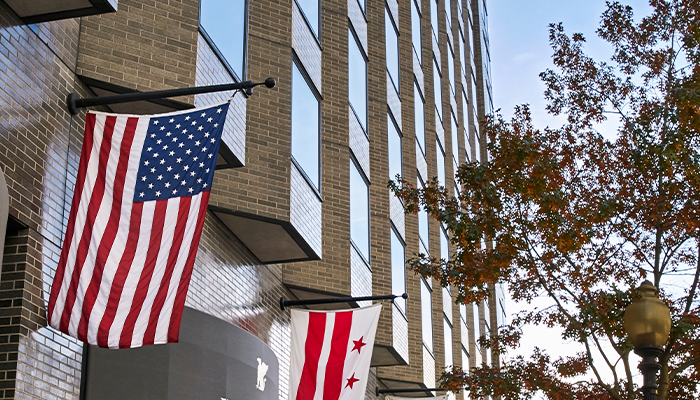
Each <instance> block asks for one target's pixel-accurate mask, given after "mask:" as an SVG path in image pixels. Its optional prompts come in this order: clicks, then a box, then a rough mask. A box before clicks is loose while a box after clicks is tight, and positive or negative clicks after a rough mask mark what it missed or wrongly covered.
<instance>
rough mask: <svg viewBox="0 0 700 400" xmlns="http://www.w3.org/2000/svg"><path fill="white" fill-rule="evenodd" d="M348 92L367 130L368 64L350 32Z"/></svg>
mask: <svg viewBox="0 0 700 400" xmlns="http://www.w3.org/2000/svg"><path fill="white" fill-rule="evenodd" d="M348 53H349V54H348V68H349V71H348V75H349V77H348V84H349V86H348V91H349V97H350V105H351V106H352V109H353V110H354V111H355V115H357V118H358V119H359V121H360V125H362V127H363V128H364V129H365V131H366V130H367V62H366V61H365V58H364V57H363V56H362V52H360V47H359V45H358V44H357V40H355V36H354V35H353V34H352V32H351V31H348Z"/></svg>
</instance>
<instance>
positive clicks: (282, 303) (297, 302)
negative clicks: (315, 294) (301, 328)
mask: <svg viewBox="0 0 700 400" xmlns="http://www.w3.org/2000/svg"><path fill="white" fill-rule="evenodd" d="M397 297H401V298H402V299H408V293H404V294H401V295H398V294H390V295H386V296H365V297H331V298H325V299H307V300H287V299H286V298H284V297H282V298H280V308H281V309H282V311H284V310H286V309H287V307H291V306H306V305H312V304H330V303H349V302H358V301H369V300H391V302H392V303H393V302H394V299H396V298H397Z"/></svg>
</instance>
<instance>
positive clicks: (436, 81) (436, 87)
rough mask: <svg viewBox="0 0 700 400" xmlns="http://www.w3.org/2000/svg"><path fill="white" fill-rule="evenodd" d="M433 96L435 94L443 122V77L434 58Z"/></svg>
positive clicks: (439, 115) (436, 107)
mask: <svg viewBox="0 0 700 400" xmlns="http://www.w3.org/2000/svg"><path fill="white" fill-rule="evenodd" d="M433 96H435V109H436V110H437V113H438V117H440V122H442V79H441V78H440V70H439V69H438V64H437V61H435V59H433ZM436 123H437V121H436Z"/></svg>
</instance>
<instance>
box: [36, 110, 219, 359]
mask: <svg viewBox="0 0 700 400" xmlns="http://www.w3.org/2000/svg"><path fill="white" fill-rule="evenodd" d="M228 106H229V103H223V104H219V105H216V106H214V107H209V108H205V109H196V110H187V111H178V112H175V113H170V114H162V115H150V116H135V115H118V114H107V113H101V112H89V113H88V114H87V115H86V117H85V137H84V139H83V148H82V152H81V155H80V164H79V166H78V176H77V179H76V184H75V192H74V195H73V203H72V206H71V211H70V215H69V218H68V226H67V230H66V236H65V239H64V242H63V249H62V252H61V258H60V259H59V263H58V267H57V269H56V275H55V277H54V281H53V285H52V287H51V294H50V296H49V303H48V309H47V313H48V320H49V323H50V325H51V326H52V327H54V328H56V329H58V330H60V331H61V332H64V333H67V334H69V335H71V336H73V337H76V338H78V339H80V340H82V341H83V342H87V343H89V344H92V345H98V346H101V347H110V348H130V347H139V346H142V345H149V344H158V343H169V342H177V340H178V336H179V331H180V320H181V317H182V309H183V307H184V304H185V298H186V296H187V288H188V286H189V283H190V277H191V275H192V267H193V264H194V259H195V255H196V253H197V247H198V243H199V238H200V236H201V233H202V226H203V224H204V217H205V215H206V209H207V203H208V202H209V190H210V188H211V182H212V179H213V177H214V167H215V164H216V157H217V154H218V150H219V143H220V141H221V132H222V128H223V126H224V121H225V119H226V112H227V111H228Z"/></svg>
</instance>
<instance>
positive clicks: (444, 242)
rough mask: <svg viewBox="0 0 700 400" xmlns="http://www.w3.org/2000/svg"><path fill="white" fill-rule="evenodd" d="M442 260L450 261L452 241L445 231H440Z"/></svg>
mask: <svg viewBox="0 0 700 400" xmlns="http://www.w3.org/2000/svg"><path fill="white" fill-rule="evenodd" d="M440 258H442V259H443V260H446V261H447V260H449V259H450V241H449V239H447V234H446V233H445V231H444V230H443V229H440Z"/></svg>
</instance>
